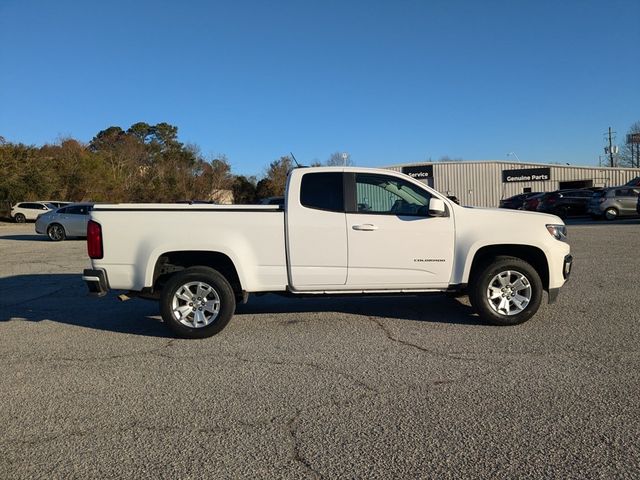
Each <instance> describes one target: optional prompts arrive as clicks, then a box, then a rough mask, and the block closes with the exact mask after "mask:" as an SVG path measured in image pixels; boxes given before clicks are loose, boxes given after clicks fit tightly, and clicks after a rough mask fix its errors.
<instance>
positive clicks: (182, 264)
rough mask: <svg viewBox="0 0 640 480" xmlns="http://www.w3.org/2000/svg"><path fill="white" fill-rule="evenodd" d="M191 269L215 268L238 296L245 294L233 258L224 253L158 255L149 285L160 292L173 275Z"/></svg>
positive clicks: (192, 251) (202, 252)
mask: <svg viewBox="0 0 640 480" xmlns="http://www.w3.org/2000/svg"><path fill="white" fill-rule="evenodd" d="M189 267H210V268H213V269H214V270H216V271H218V272H220V273H221V274H222V275H223V276H224V277H225V278H226V279H227V281H228V282H229V283H230V284H231V288H233V291H234V292H235V293H236V294H237V295H240V294H242V292H243V285H244V282H243V281H242V278H241V273H240V272H238V269H237V268H236V264H235V263H234V261H233V260H232V258H231V257H230V256H229V255H227V254H226V253H224V252H218V251H207V250H173V251H169V252H164V253H162V254H160V255H158V256H157V257H156V259H155V262H154V264H153V266H152V268H151V269H149V271H150V272H151V273H152V277H151V279H150V282H149V283H148V284H151V285H152V289H153V291H159V290H161V289H162V286H163V285H164V283H166V281H167V280H168V279H169V277H171V275H173V274H174V273H176V272H179V271H182V270H184V269H186V268H189ZM148 273H149V272H148Z"/></svg>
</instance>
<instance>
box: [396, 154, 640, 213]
mask: <svg viewBox="0 0 640 480" xmlns="http://www.w3.org/2000/svg"><path fill="white" fill-rule="evenodd" d="M387 168H388V169H390V170H395V171H398V172H403V173H406V174H407V175H411V176H412V177H414V178H416V179H418V180H421V181H423V182H424V183H426V184H428V185H429V186H431V187H433V188H435V189H436V190H438V191H439V192H442V193H444V194H446V195H455V196H456V197H458V199H459V200H460V203H461V204H462V205H471V206H478V207H497V206H498V203H499V202H500V200H501V199H503V198H508V197H511V196H513V195H517V194H519V193H523V192H552V191H554V190H559V189H565V188H588V187H613V186H618V185H624V184H625V183H627V182H629V181H630V180H632V179H634V178H636V177H640V168H609V167H578V166H573V165H555V164H544V163H522V162H518V163H515V162H501V161H470V162H425V163H411V164H404V165H393V166H390V167H387Z"/></svg>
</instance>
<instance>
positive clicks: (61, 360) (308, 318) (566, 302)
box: [0, 220, 640, 479]
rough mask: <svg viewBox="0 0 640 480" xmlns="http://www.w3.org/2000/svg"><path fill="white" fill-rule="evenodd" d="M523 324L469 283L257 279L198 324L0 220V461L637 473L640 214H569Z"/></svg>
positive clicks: (229, 469) (38, 473)
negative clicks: (374, 290) (555, 261)
mask: <svg viewBox="0 0 640 480" xmlns="http://www.w3.org/2000/svg"><path fill="white" fill-rule="evenodd" d="M569 241H570V244H571V246H572V254H573V255H574V257H575V265H574V270H573V273H572V278H571V280H570V282H569V283H568V284H567V285H566V287H565V288H564V289H563V290H562V292H561V294H560V296H559V298H558V301H557V303H556V304H553V305H546V304H545V305H543V307H542V308H541V310H540V311H539V313H538V314H537V315H536V316H535V317H534V318H533V319H532V320H530V321H529V322H527V323H525V324H523V325H520V326H517V327H508V328H505V327H502V328H501V327H493V326H488V325H485V324H484V323H482V321H480V319H479V318H478V317H477V316H475V315H474V314H473V313H472V312H471V309H470V308H469V305H468V302H467V300H466V298H459V299H454V298H449V297H391V298H382V297H370V298H341V299H335V298H333V299H287V298H281V297H278V296H275V295H266V296H262V297H252V298H251V299H250V302H249V304H247V305H244V306H240V307H239V308H238V312H237V314H236V316H235V317H234V319H233V320H232V321H231V323H230V324H229V326H228V327H227V328H226V329H225V330H224V331H223V332H222V333H221V334H219V335H218V336H215V337H213V338H210V339H206V340H179V339H175V338H173V337H172V336H171V335H170V333H169V331H168V330H167V329H166V328H165V327H164V326H163V324H162V321H161V320H160V317H159V316H158V306H157V304H156V303H154V302H150V301H144V300H131V301H129V302H125V303H120V302H118V301H117V300H116V299H115V294H110V295H109V296H107V297H105V298H102V299H94V298H90V297H87V296H86V288H85V286H84V284H83V283H82V281H81V280H80V272H81V271H82V269H83V268H85V267H86V266H87V265H88V260H87V259H86V254H85V244H84V241H82V240H69V241H65V242H60V243H54V242H50V241H48V240H47V239H45V237H42V236H36V235H35V234H34V233H33V224H27V225H24V226H21V225H9V224H0V359H1V360H0V361H1V363H0V365H1V366H2V368H1V369H0V405H1V408H0V452H1V453H0V478H2V479H13V478H43V479H44V478H46V479H55V478H64V479H71V478H82V479H88V478H100V479H104V478H113V477H118V478H123V477H124V478H154V479H156V478H181V479H185V478H296V479H297V478H338V477H349V478H356V477H357V478H438V479H440V478H523V477H533V478H541V477H552V478H634V477H635V478H638V476H639V475H640V442H639V439H640V405H639V398H640V355H639V350H638V345H639V340H640V328H639V325H638V324H639V322H640V308H639V304H640V288H639V286H640V257H639V256H638V245H639V243H640V220H629V221H625V222H621V223H604V222H599V223H593V224H586V225H571V226H570V227H569Z"/></svg>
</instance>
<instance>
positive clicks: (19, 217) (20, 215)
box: [13, 213, 27, 223]
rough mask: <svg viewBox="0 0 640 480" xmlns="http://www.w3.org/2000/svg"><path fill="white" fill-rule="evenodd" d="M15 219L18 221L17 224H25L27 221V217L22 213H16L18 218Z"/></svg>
mask: <svg viewBox="0 0 640 480" xmlns="http://www.w3.org/2000/svg"><path fill="white" fill-rule="evenodd" d="M13 219H14V220H15V221H16V223H24V222H25V221H26V220H27V219H26V217H25V216H24V215H23V214H21V213H16V216H15V217H13Z"/></svg>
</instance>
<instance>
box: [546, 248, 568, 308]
mask: <svg viewBox="0 0 640 480" xmlns="http://www.w3.org/2000/svg"><path fill="white" fill-rule="evenodd" d="M572 268H573V256H571V255H566V256H565V257H564V262H563V263H562V276H563V277H564V280H565V282H566V281H567V280H569V277H570V276H571V269H572ZM559 294H560V288H550V289H549V303H554V302H555V301H556V300H557V298H558V295H559Z"/></svg>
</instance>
